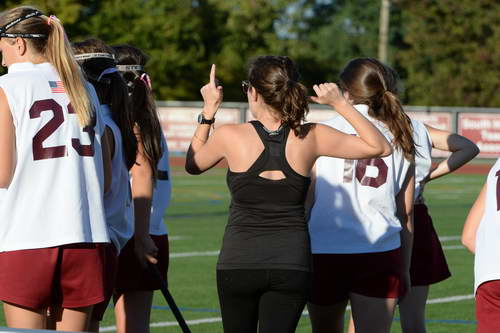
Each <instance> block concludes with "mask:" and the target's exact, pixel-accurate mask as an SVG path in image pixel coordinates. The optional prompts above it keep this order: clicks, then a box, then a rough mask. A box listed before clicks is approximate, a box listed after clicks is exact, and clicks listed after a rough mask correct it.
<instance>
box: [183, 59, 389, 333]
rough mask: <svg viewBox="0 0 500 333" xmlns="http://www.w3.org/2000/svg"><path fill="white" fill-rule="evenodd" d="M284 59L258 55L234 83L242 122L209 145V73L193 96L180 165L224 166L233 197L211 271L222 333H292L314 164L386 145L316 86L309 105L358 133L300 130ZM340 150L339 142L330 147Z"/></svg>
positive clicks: (196, 169) (334, 93)
mask: <svg viewBox="0 0 500 333" xmlns="http://www.w3.org/2000/svg"><path fill="white" fill-rule="evenodd" d="M298 78H299V74H298V71H297V69H296V68H295V65H294V63H293V62H292V61H291V60H290V59H289V58H288V57H280V56H263V57H258V58H256V59H255V60H254V61H253V62H252V63H251V64H250V67H249V77H248V81H243V82H242V87H243V90H244V92H245V94H246V96H247V97H248V103H249V108H250V111H251V112H252V115H253V116H254V117H255V119H257V120H256V121H252V122H250V123H245V124H236V125H225V126H222V127H219V128H217V130H215V131H214V133H213V134H212V135H211V136H210V137H209V132H210V128H211V127H212V124H213V123H214V121H215V118H214V116H215V113H216V112H217V109H218V107H219V106H220V103H221V102H222V87H221V86H217V84H216V79H215V65H213V66H212V70H211V73H210V83H208V84H207V85H205V86H204V87H203V88H202V89H201V93H202V95H203V100H204V102H205V104H204V108H203V112H202V113H201V114H200V117H199V119H198V122H199V125H198V127H197V129H196V132H195V134H194V136H193V139H192V141H191V146H190V147H189V151H188V154H187V158H186V170H187V171H188V172H189V173H191V174H199V173H202V172H204V171H206V170H208V169H210V168H211V167H213V166H214V165H215V164H217V163H218V162H219V161H220V160H222V159H225V160H226V161H227V163H228V166H229V170H228V173H227V184H228V187H229V189H230V191H231V197H232V200H231V206H230V212H229V221H228V224H227V227H226V231H225V234H224V240H223V245H222V250H221V253H220V256H219V261H218V264H217V289H218V293H219V301H220V306H221V313H222V322H223V326H224V332H226V333H228V332H230V333H233V332H234V333H247V332H248V333H255V332H257V328H258V331H259V333H281V332H283V333H289V332H294V331H295V328H296V326H297V323H298V321H299V319H300V316H301V313H302V310H303V309H304V306H305V303H306V300H307V296H308V289H309V269H310V268H309V266H310V256H311V253H310V245H309V234H308V230H307V225H306V219H305V209H304V202H305V198H306V194H307V191H308V187H309V185H310V176H309V175H310V171H311V168H312V166H313V165H314V162H315V160H316V158H318V157H319V156H323V155H324V156H332V157H342V158H351V159H355V158H370V157H377V156H381V155H388V154H390V153H391V148H390V145H389V143H388V142H387V141H386V140H385V139H384V137H383V136H382V135H381V134H380V133H379V132H378V130H377V129H376V128H375V127H373V125H372V124H371V123H370V122H369V121H368V120H366V119H365V118H364V117H363V116H362V115H361V114H359V113H358V112H357V111H356V110H355V109H354V108H353V107H352V106H351V105H349V103H348V102H347V100H346V99H345V98H344V97H343V96H342V94H341V92H340V90H339V89H338V87H337V86H336V85H335V84H334V83H326V84H321V85H319V86H314V90H315V92H316V94H317V97H312V98H313V100H314V101H315V102H318V103H322V104H328V105H331V106H332V107H334V108H335V109H336V111H337V112H338V113H339V114H341V115H342V116H344V117H345V118H346V119H347V120H348V121H349V122H350V123H351V124H352V125H353V127H354V128H355V129H356V130H357V133H360V136H359V137H356V136H352V135H347V134H343V133H340V132H338V131H336V130H334V129H332V128H330V127H327V126H323V125H319V124H311V123H310V124H306V125H304V124H303V121H304V118H305V115H306V113H307V112H308V104H307V94H306V88H305V87H304V86H303V85H302V84H300V83H299V82H298ZM339 142H342V144H338V143H339Z"/></svg>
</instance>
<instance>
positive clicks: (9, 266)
mask: <svg viewBox="0 0 500 333" xmlns="http://www.w3.org/2000/svg"><path fill="white" fill-rule="evenodd" d="M104 248H105V244H92V243H80V244H68V245H62V246H56V247H50V248H43V249H32V250H18V251H7V252H2V253H0V300H2V301H5V302H9V303H12V304H15V305H19V306H23V307H27V308H30V309H43V308H47V307H48V306H49V305H60V306H62V307H64V308H80V307H85V306H90V305H94V304H97V303H99V302H101V301H102V300H104V296H105V295H104V281H103V262H104Z"/></svg>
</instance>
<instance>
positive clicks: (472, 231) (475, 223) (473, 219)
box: [462, 183, 487, 253]
mask: <svg viewBox="0 0 500 333" xmlns="http://www.w3.org/2000/svg"><path fill="white" fill-rule="evenodd" d="M486 189H487V184H486V183H485V184H484V185H483V188H482V189H481V192H480V193H479V195H478V197H477V199H476V202H474V205H473V206H472V208H471V209H470V211H469V215H468V216H467V219H466V220H465V224H464V229H463V230H462V244H463V245H464V246H465V247H466V248H467V249H468V250H469V251H470V252H472V253H476V234H477V228H479V224H480V223H481V219H482V218H483V215H484V206H485V204H486Z"/></svg>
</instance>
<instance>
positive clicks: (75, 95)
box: [0, 6, 95, 127]
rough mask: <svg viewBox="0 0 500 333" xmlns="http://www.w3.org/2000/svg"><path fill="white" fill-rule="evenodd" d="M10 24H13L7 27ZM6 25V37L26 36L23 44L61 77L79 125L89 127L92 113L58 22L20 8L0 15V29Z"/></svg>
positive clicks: (78, 70)
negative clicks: (49, 64) (43, 57)
mask: <svg viewBox="0 0 500 333" xmlns="http://www.w3.org/2000/svg"><path fill="white" fill-rule="evenodd" d="M20 18H21V19H20ZM12 22H15V23H14V24H11V25H9V23H12ZM6 24H7V25H8V26H7V29H6V33H10V34H13V35H16V34H17V35H18V36H17V37H21V38H24V37H27V36H29V38H25V41H26V43H27V44H28V45H29V46H30V47H31V48H32V49H33V50H34V51H35V52H37V53H39V54H42V55H44V56H45V57H46V58H47V60H48V61H49V62H50V63H51V64H52V65H53V66H54V67H55V69H56V71H57V73H58V74H59V76H60V77H61V81H62V83H63V85H64V88H65V90H66V93H67V94H68V97H69V100H70V102H71V106H72V107H73V110H74V111H75V112H76V114H77V116H78V119H79V121H80V125H81V126H82V127H85V126H89V125H91V124H92V122H93V120H92V119H93V115H94V112H95V110H94V109H93V106H92V103H91V102H90V98H89V94H88V91H87V89H86V86H85V79H84V77H83V75H82V72H81V70H80V67H79V66H78V64H77V63H76V60H75V58H74V56H73V52H72V49H71V45H70V43H69V41H68V38H67V36H66V33H65V32H64V28H63V26H62V25H61V22H59V20H58V19H57V18H56V17H55V16H51V17H50V18H49V17H47V16H44V15H41V13H40V12H39V11H38V10H37V9H36V8H34V7H30V6H21V7H16V8H13V9H10V10H7V11H5V12H3V13H2V14H1V15H0V26H2V27H5V26H6Z"/></svg>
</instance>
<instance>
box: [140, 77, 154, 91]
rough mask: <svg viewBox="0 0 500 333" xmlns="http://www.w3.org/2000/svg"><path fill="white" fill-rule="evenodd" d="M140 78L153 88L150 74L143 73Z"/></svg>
mask: <svg viewBox="0 0 500 333" xmlns="http://www.w3.org/2000/svg"><path fill="white" fill-rule="evenodd" d="M140 79H141V81H142V82H144V83H145V84H146V85H147V86H148V87H149V89H152V88H151V78H150V77H149V75H148V74H147V73H142V75H141V77H140Z"/></svg>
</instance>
